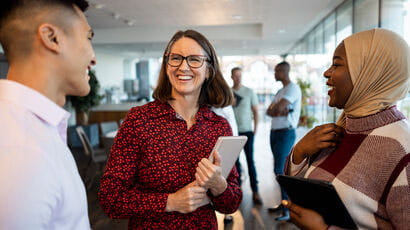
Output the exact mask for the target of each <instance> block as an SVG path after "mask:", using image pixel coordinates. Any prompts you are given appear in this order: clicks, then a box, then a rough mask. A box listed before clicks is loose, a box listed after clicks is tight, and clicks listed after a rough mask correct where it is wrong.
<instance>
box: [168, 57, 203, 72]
mask: <svg viewBox="0 0 410 230" xmlns="http://www.w3.org/2000/svg"><path fill="white" fill-rule="evenodd" d="M170 55H178V56H180V57H182V60H181V64H179V65H176V66H174V65H171V64H169V62H168V61H169V56H170ZM192 56H195V57H201V58H202V63H201V66H198V67H193V66H191V65H190V64H189V61H188V58H189V57H192ZM165 58H166V59H165V61H166V63H167V65H169V66H172V67H180V66H181V65H182V63H183V62H184V60H185V61H186V63H187V65H188V66H189V67H190V68H193V69H199V68H201V67H202V66H203V65H204V63H205V61H206V62H210V61H209V58H208V57H207V56H206V55H196V54H193V55H188V56H182V55H181V54H176V53H169V54H167V55H165Z"/></svg>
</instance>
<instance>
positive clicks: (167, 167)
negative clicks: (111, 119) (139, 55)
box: [99, 101, 242, 229]
mask: <svg viewBox="0 0 410 230" xmlns="http://www.w3.org/2000/svg"><path fill="white" fill-rule="evenodd" d="M231 135H232V131H231V128H230V126H229V124H228V122H227V121H226V120H225V119H224V118H222V117H220V116H217V115H216V114H215V113H213V112H212V111H211V110H210V109H209V108H208V107H206V106H203V107H200V109H199V111H198V112H197V114H196V123H195V124H194V125H193V126H192V127H191V128H190V129H189V130H187V124H186V122H185V121H184V120H181V119H179V118H178V116H177V113H176V112H175V110H174V109H173V108H172V107H171V106H170V105H169V104H168V103H161V102H159V101H154V102H151V103H148V104H146V105H143V106H140V107H134V108H132V109H131V110H130V112H129V113H128V115H127V117H126V119H125V120H124V122H123V124H122V125H121V127H120V130H119V132H118V134H117V136H116V138H115V141H114V145H113V147H112V148H111V153H110V157H109V159H108V162H107V167H106V171H105V173H104V175H103V177H102V179H101V185H100V192H99V198H100V204H101V206H102V207H103V209H104V211H105V213H106V214H107V215H108V216H109V217H111V218H130V221H129V229H217V221H216V216H215V210H217V211H219V212H222V213H232V212H234V211H236V210H237V209H238V207H239V205H240V202H241V200H242V191H241V190H240V187H239V184H238V174H237V172H236V169H235V167H234V168H233V169H232V171H231V173H230V175H229V176H228V179H227V182H228V187H227V189H226V190H225V191H224V192H223V193H222V194H221V195H219V196H218V197H213V196H212V194H211V193H210V192H208V196H209V197H210V199H211V201H212V204H208V205H205V206H202V207H200V208H198V209H197V210H195V211H194V212H191V213H188V214H181V213H178V212H165V207H166V203H167V198H168V195H169V194H170V193H174V192H176V191H178V190H179V189H181V188H183V187H184V186H185V185H187V184H189V183H191V182H192V181H194V180H195V172H196V167H197V164H198V162H199V161H200V160H201V159H202V158H207V157H208V156H209V154H210V153H211V151H212V148H213V146H214V144H215V142H216V140H217V139H218V137H219V136H231Z"/></svg>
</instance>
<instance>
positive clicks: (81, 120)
mask: <svg viewBox="0 0 410 230" xmlns="http://www.w3.org/2000/svg"><path fill="white" fill-rule="evenodd" d="M88 75H89V76H90V81H89V84H90V93H89V94H88V95H87V96H84V97H78V96H68V97H67V101H70V102H71V106H72V107H73V108H74V109H75V113H76V123H77V125H87V124H88V115H89V112H90V109H91V108H92V107H94V106H97V105H99V104H100V102H101V100H102V99H103V97H104V96H102V95H100V94H98V91H99V89H100V83H99V82H98V80H97V77H96V76H95V71H94V70H90V72H89V73H88Z"/></svg>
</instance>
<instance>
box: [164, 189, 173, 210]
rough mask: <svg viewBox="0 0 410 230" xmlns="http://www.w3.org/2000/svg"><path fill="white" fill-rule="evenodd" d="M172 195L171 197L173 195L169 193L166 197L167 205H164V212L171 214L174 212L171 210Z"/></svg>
mask: <svg viewBox="0 0 410 230" xmlns="http://www.w3.org/2000/svg"><path fill="white" fill-rule="evenodd" d="M172 195H173V193H171V194H169V195H168V198H167V204H166V206H165V212H172V211H174V210H173V209H172Z"/></svg>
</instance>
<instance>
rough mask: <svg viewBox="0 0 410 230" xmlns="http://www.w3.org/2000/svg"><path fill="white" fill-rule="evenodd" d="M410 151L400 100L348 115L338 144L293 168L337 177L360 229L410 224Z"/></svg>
mask: <svg viewBox="0 0 410 230" xmlns="http://www.w3.org/2000/svg"><path fill="white" fill-rule="evenodd" d="M409 153H410V125H409V123H408V122H407V120H406V118H405V117H404V115H403V114H402V113H400V112H399V111H398V110H397V109H396V107H395V106H394V107H392V108H390V109H387V110H384V111H382V112H380V113H377V114H374V115H371V116H367V117H363V118H358V119H350V118H347V120H346V133H345V136H344V138H343V140H342V142H341V143H340V145H339V146H338V147H337V149H325V150H323V151H321V152H320V154H319V155H318V157H317V158H316V159H315V161H314V162H313V163H312V164H311V165H310V166H309V165H308V164H307V163H306V161H305V162H304V163H302V164H305V165H304V166H303V167H302V169H301V170H298V172H295V171H294V169H295V168H293V167H292V168H293V169H291V168H290V167H288V168H289V170H287V172H288V174H292V175H295V174H296V175H298V176H304V177H307V178H313V179H321V180H326V181H331V182H332V183H333V185H334V186H335V188H336V190H337V192H338V193H339V196H340V197H341V199H342V200H343V202H344V203H345V205H346V207H347V209H348V211H349V213H350V215H351V216H352V218H353V219H354V221H355V222H356V224H357V226H358V227H359V228H360V229H410V187H409V181H410V166H409V162H410V154H409ZM290 171H292V172H290Z"/></svg>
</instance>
